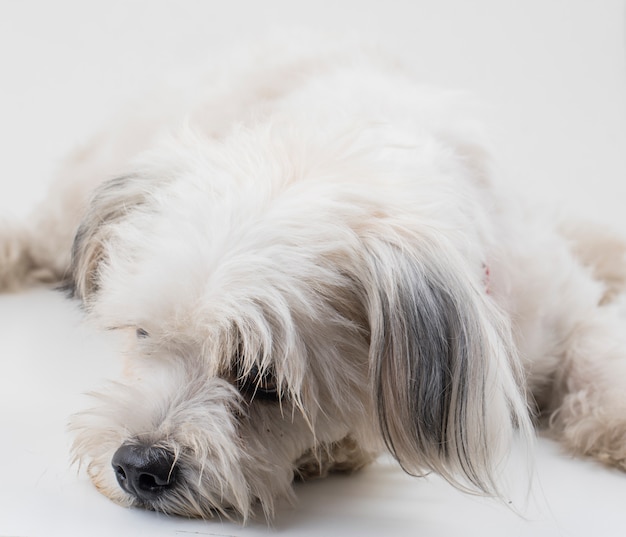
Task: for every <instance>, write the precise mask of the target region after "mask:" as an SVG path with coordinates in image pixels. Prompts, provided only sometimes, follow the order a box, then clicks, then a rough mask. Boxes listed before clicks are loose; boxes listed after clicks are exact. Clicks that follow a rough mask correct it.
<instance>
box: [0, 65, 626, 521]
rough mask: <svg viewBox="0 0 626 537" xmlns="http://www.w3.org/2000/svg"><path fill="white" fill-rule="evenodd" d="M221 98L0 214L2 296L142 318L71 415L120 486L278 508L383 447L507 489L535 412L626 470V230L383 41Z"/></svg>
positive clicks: (450, 475)
mask: <svg viewBox="0 0 626 537" xmlns="http://www.w3.org/2000/svg"><path fill="white" fill-rule="evenodd" d="M198 95H199V96H200V97H194V98H192V99H187V98H181V99H179V100H174V101H171V102H170V101H168V103H170V104H168V105H167V106H165V105H164V104H163V103H162V102H160V103H159V104H158V105H157V104H156V103H155V107H154V110H152V111H151V109H150V107H146V110H148V112H146V111H139V112H137V113H136V114H134V116H135V117H131V118H130V119H129V120H128V122H126V123H122V124H120V125H119V126H118V127H116V128H113V129H111V130H109V131H108V132H107V133H105V134H104V135H102V136H100V137H99V138H98V139H97V140H96V141H95V142H94V143H93V144H92V145H91V146H90V147H88V148H87V149H85V150H84V151H82V152H81V153H79V154H77V155H75V156H74V157H73V159H71V160H70V161H69V162H68V165H67V167H66V168H65V169H64V170H63V173H62V174H61V178H60V180H59V181H58V182H57V184H56V185H55V187H54V189H53V190H52V192H51V195H50V197H49V199H48V200H47V201H46V202H45V203H44V204H43V206H42V207H40V208H39V210H38V211H37V212H36V213H35V214H34V216H33V219H32V221H31V222H29V224H28V225H27V226H24V227H22V228H19V227H15V226H11V227H9V226H5V228H4V229H0V287H1V288H3V289H5V290H9V289H17V288H20V287H23V286H24V285H27V284H32V283H36V282H44V283H50V284H66V285H68V286H69V287H70V288H71V289H72V291H73V293H74V294H75V295H76V296H77V297H79V298H80V299H81V300H82V301H83V303H84V304H85V308H86V310H87V312H88V313H89V315H90V316H92V317H93V319H95V320H96V321H97V322H99V323H100V324H101V325H102V326H103V327H105V328H117V329H120V330H126V329H127V330H129V332H130V333H131V334H132V336H133V342H132V343H131V348H130V349H129V352H128V356H127V358H128V367H127V378H125V379H124V380H123V381H122V382H120V383H117V384H112V385H110V386H109V387H107V388H106V390H104V391H103V392H102V393H101V394H100V395H99V396H98V399H99V405H98V406H97V407H96V408H94V409H92V410H90V411H88V412H85V413H84V414H81V415H79V416H76V417H75V418H74V420H73V429H74V430H75V431H76V435H77V436H76V441H75V456H76V458H77V459H78V460H79V461H81V462H84V463H85V464H86V465H87V468H88V471H89V474H90V476H91V478H92V480H93V481H94V483H95V484H96V486H97V487H98V488H99V489H100V490H101V491H103V492H104V493H105V494H106V495H108V496H109V497H111V498H112V499H114V500H116V501H118V502H121V503H124V504H129V505H130V504H137V505H144V506H146V507H149V508H153V509H158V510H163V511H166V512H169V513H176V514H183V515H191V516H206V517H208V516H211V515H212V514H214V513H215V512H222V513H226V514H229V513H230V512H232V511H233V510H234V511H237V512H239V513H240V514H242V515H243V516H244V517H246V516H248V515H249V514H250V513H251V510H252V507H253V506H254V505H255V504H256V503H260V504H261V506H262V508H263V510H264V511H265V512H266V513H267V514H271V512H272V510H273V506H274V501H275V499H276V498H278V497H281V496H289V495H290V494H291V493H290V486H291V482H292V480H293V478H294V476H301V477H309V476H314V475H324V474H325V473H326V472H328V471H332V470H352V469H356V468H359V467H361V466H362V465H364V464H366V463H367V462H369V461H370V460H372V459H373V458H374V457H375V456H376V455H377V454H378V453H380V451H381V450H382V449H383V448H384V447H385V446H386V447H387V448H388V449H389V450H390V451H391V453H392V454H393V455H394V456H395V457H396V459H397V460H398V461H399V462H400V464H402V466H403V467H404V468H405V469H406V470H407V471H409V472H411V473H417V474H419V473H422V472H425V471H429V470H434V471H436V472H438V473H440V474H441V475H443V476H444V477H446V478H447V479H449V480H450V481H451V482H452V483H454V484H455V485H457V486H459V487H461V488H464V489H470V490H478V491H482V492H485V493H489V494H498V493H499V489H498V484H497V479H496V474H497V466H498V463H499V462H500V460H501V459H502V456H503V454H504V452H505V451H506V447H507V445H508V441H509V439H510V437H511V434H512V432H513V430H514V429H515V428H517V429H519V430H520V431H521V433H522V437H524V438H526V439H527V440H528V439H529V437H530V435H531V433H530V427H531V426H530V421H531V420H530V417H529V416H530V413H529V411H528V410H527V405H528V406H530V407H531V408H532V409H533V411H536V412H537V415H541V416H544V417H546V418H547V419H546V423H548V425H549V427H550V428H551V430H552V431H553V433H554V434H555V435H556V436H557V437H558V438H559V439H560V440H561V441H562V443H563V445H565V446H566V447H567V448H568V449H569V450H570V451H572V452H574V453H577V454H581V455H590V456H593V457H595V458H596V459H598V460H601V461H603V462H605V463H608V464H611V465H614V466H618V467H621V468H622V469H624V468H626V396H625V392H626V337H625V335H624V323H625V322H626V318H625V317H624V315H623V312H622V311H621V310H620V301H621V299H622V297H623V292H624V289H625V287H626V259H625V257H624V253H625V251H626V244H625V243H624V242H622V241H621V240H620V239H618V238H616V237H614V236H613V235H611V234H610V233H608V232H605V231H603V230H600V229H599V228H598V229H595V228H591V227H589V226H580V225H576V224H574V223H563V222H556V221H555V220H553V219H551V218H549V217H546V216H545V215H542V214H535V211H533V209H532V207H528V206H525V205H524V203H523V202H522V201H520V200H519V199H517V197H514V196H510V195H505V194H503V192H502V190H501V189H500V187H498V186H496V185H495V184H494V180H493V177H492V175H493V172H492V170H491V165H490V161H489V154H488V153H489V152H488V148H487V146H486V144H485V142H484V140H483V139H482V135H481V134H480V131H479V130H478V129H477V128H476V127H475V126H474V124H473V123H472V122H471V121H470V120H469V119H468V118H466V117H464V115H463V113H462V107H461V106H460V105H459V103H458V99H457V98H456V97H455V96H454V95H452V94H442V93H440V92H436V91H432V90H426V89H424V88H421V87H419V86H417V85H415V84H414V82H412V81H411V79H410V78H409V77H408V76H406V75H405V74H404V73H403V72H401V71H400V70H398V69H396V68H390V67H387V66H385V65H384V62H382V61H379V60H377V59H372V57H371V55H368V54H365V53H359V54H355V55H350V56H349V57H348V56H343V55H333V56H329V55H323V54H322V55H307V54H304V55H302V56H301V57H299V58H291V59H288V60H285V61H282V62H280V61H275V62H269V63H267V62H266V63H265V64H264V65H261V66H259V67H255V68H250V69H248V70H245V69H242V70H241V72H240V73H239V74H237V75H232V76H231V77H229V78H227V79H223V80H214V81H212V82H211V83H207V84H206V85H203V86H199V87H198ZM172 102H173V103H175V104H173V105H171V103H172ZM165 131H167V134H165V135H164V132H165Z"/></svg>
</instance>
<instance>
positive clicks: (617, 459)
mask: <svg viewBox="0 0 626 537" xmlns="http://www.w3.org/2000/svg"><path fill="white" fill-rule="evenodd" d="M553 422H554V423H557V428H556V430H557V434H558V436H559V439H560V441H561V443H562V444H563V445H564V446H565V448H566V449H567V450H568V451H569V452H571V453H572V454H574V455H578V456H584V457H591V458H593V459H595V460H597V461H598V462H600V463H602V464H604V465H607V466H611V467H615V468H619V469H620V470H622V471H625V472H626V409H624V408H622V409H621V410H620V409H618V408H617V407H611V408H609V407H608V406H605V405H591V404H590V401H589V399H588V394H587V393H585V392H581V393H576V394H570V395H568V396H567V397H566V398H565V400H564V405H563V407H562V408H561V409H560V410H559V411H558V412H557V414H555V416H554V417H553Z"/></svg>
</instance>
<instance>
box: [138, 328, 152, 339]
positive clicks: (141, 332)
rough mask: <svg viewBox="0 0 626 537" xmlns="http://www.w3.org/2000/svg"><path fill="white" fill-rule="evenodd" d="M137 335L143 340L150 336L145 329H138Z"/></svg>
mask: <svg viewBox="0 0 626 537" xmlns="http://www.w3.org/2000/svg"><path fill="white" fill-rule="evenodd" d="M135 333H136V334H137V337H138V338H139V339H142V338H145V337H148V335H149V334H148V331H147V330H144V329H143V328H137V330H136V331H135Z"/></svg>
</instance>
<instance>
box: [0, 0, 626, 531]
mask: <svg viewBox="0 0 626 537" xmlns="http://www.w3.org/2000/svg"><path fill="white" fill-rule="evenodd" d="M624 14H625V9H624V3H623V2H621V1H618V0H595V1H594V0H525V1H522V0H519V1H517V2H513V1H502V0H480V1H476V0H473V1H471V2H468V1H464V0H438V1H434V0H433V1H431V2H417V1H415V0H413V1H410V0H407V1H402V2H401V1H386V2H366V1H364V0H361V1H358V0H353V1H349V2H340V1H336V0H335V1H326V0H317V1H315V2H307V3H302V2H290V1H288V0H284V1H267V0H265V1H263V2H255V1H254V0H250V1H248V2H243V1H229V2H208V1H206V2H200V1H193V2H191V1H182V2H181V1H178V2H174V1H172V2H161V1H154V0H153V1H147V0H146V1H135V2H128V1H119V0H115V1H112V0H108V1H106V2H81V1H69V0H55V1H54V2H46V1H43V0H42V1H41V2H29V1H21V2H17V1H7V0H0V96H1V97H2V98H1V99H0V118H2V120H1V121H0V147H1V148H2V151H1V152H0V154H1V155H2V156H1V157H0V216H2V217H4V216H6V215H9V214H13V215H17V216H20V215H25V214H27V212H28V210H29V209H30V208H31V207H32V206H33V205H34V203H35V202H36V200H38V199H41V198H42V197H43V196H44V191H45V185H46V184H47V183H48V181H49V180H50V177H51V176H52V175H53V171H54V169H55V167H56V165H57V164H58V162H59V160H60V159H61V158H62V157H63V156H64V154H66V153H67V151H68V150H70V149H71V148H73V147H75V146H76V145H77V144H79V143H81V142H83V141H85V140H86V137H87V136H88V135H89V134H90V133H92V132H94V131H95V130H97V128H98V126H99V125H100V124H101V123H102V122H103V121H104V120H105V119H106V117H107V116H108V115H109V114H110V113H112V112H113V111H114V110H115V109H116V108H117V107H118V106H119V105H120V103H122V102H123V101H124V100H125V99H126V98H129V97H133V96H135V95H136V94H137V93H138V92H140V91H142V89H145V88H149V87H150V85H151V81H152V80H153V79H155V78H158V77H160V76H163V73H171V72H178V71H179V70H180V71H182V70H184V69H185V68H186V67H187V66H189V65H193V64H197V63H199V62H202V59H203V58H211V57H213V56H215V55H219V54H220V51H221V50H223V49H224V48H226V47H228V46H229V43H237V42H238V41H240V40H241V39H242V38H246V39H249V38H250V36H251V35H254V34H258V35H263V34H264V33H266V32H267V28H268V27H270V26H275V27H281V26H288V27H289V26H292V25H293V24H297V25H298V26H301V27H307V28H313V29H326V30H330V31H333V32H335V33H337V34H341V33H345V32H350V33H357V34H361V35H363V36H365V37H367V38H368V39H370V40H373V41H378V42H380V43H382V44H383V45H384V46H385V47H386V48H388V49H390V50H391V51H394V52H396V53H397V55H398V56H400V57H401V58H403V59H404V60H405V61H406V62H407V63H409V64H410V65H412V66H413V68H414V69H415V71H416V72H417V73H418V74H419V75H420V76H421V77H422V78H423V79H424V80H425V81H427V82H430V83H435V84H439V85H443V86H446V87H453V88H462V89H469V90H470V91H472V92H474V93H475V94H476V95H477V96H478V97H479V98H480V99H482V100H483V101H485V102H487V103H489V104H490V108H489V109H488V111H487V119H488V120H489V121H490V123H491V124H492V128H493V131H494V133H495V138H496V142H497V145H498V149H499V152H500V157H501V168H502V169H504V170H506V172H507V175H508V176H510V178H511V180H512V181H514V182H516V183H518V184H520V185H522V186H523V187H524V188H527V189H529V190H530V191H531V192H532V193H533V195H534V196H536V198H537V199H538V200H539V199H548V200H552V201H556V202H558V204H559V206H563V207H566V208H569V209H574V210H578V211H580V212H583V213H586V214H590V215H595V216H600V217H602V218H603V219H604V220H605V221H607V222H610V223H612V224H613V225H615V226H617V227H618V228H620V229H622V230H623V231H624V232H626V216H625V215H624V207H623V206H624V202H625V200H626V64H625V61H624V42H625V37H624V24H625V17H624ZM80 318H81V315H80V312H79V311H78V309H77V307H76V305H75V304H73V303H71V302H68V301H67V300H65V299H64V298H63V297H62V296H61V295H60V294H54V293H51V292H47V291H33V292H29V293H25V294H21V295H13V296H1V297H0V435H1V436H0V440H1V441H0V469H1V472H0V480H1V481H0V482H1V486H0V536H3V537H4V536H9V535H12V536H23V537H35V536H54V535H63V536H74V535H81V536H82V535H90V536H98V535H116V536H125V535H133V536H134V535H144V534H145V535H150V536H160V535H261V534H263V535H265V534H276V533H278V534H287V535H322V534H323V535H424V536H431V535H432V536H438V535H442V536H450V535H468V536H469V535H481V536H496V535H497V536H502V535H507V536H516V535H520V536H543V535H545V536H548V535H549V536H555V535H565V536H567V535H570V536H578V535H580V536H582V535H585V536H587V535H602V536H623V535H626V475H624V474H621V473H619V472H616V471H611V470H607V469H604V468H602V467H600V466H598V465H596V464H594V463H590V462H587V461H580V460H572V459H570V458H569V457H567V456H565V455H563V454H562V453H560V451H559V448H558V446H556V445H554V444H552V443H550V442H548V441H545V440H541V441H540V442H539V444H538V449H537V462H536V474H537V478H536V485H535V487H534V493H533V500H532V501H531V502H530V505H529V507H528V508H527V510H526V511H525V513H526V518H521V517H519V516H517V515H515V514H514V513H513V512H511V511H510V510H508V509H506V508H505V507H503V506H501V505H499V504H496V503H494V502H491V501H488V500H483V499H476V498H470V497H467V496H464V495H462V494H460V493H458V492H456V491H455V490H453V489H452V488H451V487H449V486H448V485H447V484H445V483H444V482H442V481H441V480H440V479H438V478H436V477H431V478H428V479H412V478H410V477H408V476H405V475H404V474H402V472H401V471H400V470H399V469H398V468H397V467H395V466H394V465H393V464H391V463H389V462H386V461H381V462H380V463H378V464H376V465H374V466H372V467H370V468H368V469H367V470H365V471H364V472H362V473H360V474H359V475H356V476H352V477H348V478H344V477H333V478H330V479H327V480H324V481H319V482H314V483H308V484H304V485H299V486H297V495H298V498H299V504H298V505H297V506H295V507H288V506H285V507H284V508H282V509H281V510H280V512H279V513H278V516H277V519H276V522H275V524H274V527H273V528H269V529H268V528H267V527H266V526H264V525H263V524H262V523H252V524H251V525H249V526H248V527H247V528H240V527H238V526H236V525H232V524H229V523H221V522H219V521H213V522H201V521H188V520H182V519H176V518H167V517H165V516H162V515H157V514H155V513H147V512H143V511H139V510H126V509H122V508H120V507H118V506H116V505H114V504H112V503H111V502H109V501H108V500H107V499H105V498H104V497H102V496H100V495H99V494H98V493H97V492H96V491H95V490H94V489H93V487H92V486H91V485H90V484H89V483H88V481H87V480H86V478H85V476H84V475H82V474H80V475H77V473H76V470H75V469H71V468H70V467H69V462H68V444H69V436H68V434H67V433H66V432H65V424H66V422H67V417H68V416H69V415H70V414H71V413H72V412H74V411H76V410H79V409H80V408H81V407H83V406H84V405H85V404H86V399H85V398H84V397H83V396H81V393H83V392H85V391H88V390H89V389H91V388H95V387H96V386H97V385H98V384H99V383H100V382H101V380H102V378H105V377H107V376H110V375H115V372H116V370H117V367H118V363H117V361H116V357H115V352H114V349H113V347H114V342H112V341H110V340H109V338H110V337H111V336H110V335H101V334H95V333H93V332H91V331H89V329H88V328H86V327H84V326H82V325H81V323H80ZM625 382H626V380H625Z"/></svg>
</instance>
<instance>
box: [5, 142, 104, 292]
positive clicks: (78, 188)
mask: <svg viewBox="0 0 626 537" xmlns="http://www.w3.org/2000/svg"><path fill="white" fill-rule="evenodd" d="M96 153H97V150H96V149H95V147H94V148H93V149H88V150H83V151H80V152H76V153H75V154H74V155H72V156H71V157H70V158H69V159H67V161H66V162H65V164H64V166H63V167H62V168H61V170H60V173H59V176H58V177H57V179H56V180H55V181H54V182H53V183H52V186H51V188H50V190H49V192H48V193H47V195H46V197H45V199H44V200H43V201H42V202H41V203H40V204H39V206H37V207H36V208H35V210H34V211H33V212H32V214H31V215H30V217H29V218H27V219H26V220H25V221H24V222H16V223H9V222H5V221H3V220H0V291H2V292H6V291H17V290H20V289H24V288H27V287H32V286H35V285H47V286H56V285H59V284H63V283H64V282H65V281H66V280H67V279H68V277H69V264H70V252H71V247H72V241H73V239H74V234H75V232H76V229H77V227H78V223H79V221H80V218H81V216H82V213H83V211H84V207H85V206H86V204H87V200H88V197H89V193H90V190H91V189H92V188H93V186H94V178H95V177H96V174H97V172H98V166H97V160H98V159H97V158H96Z"/></svg>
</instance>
